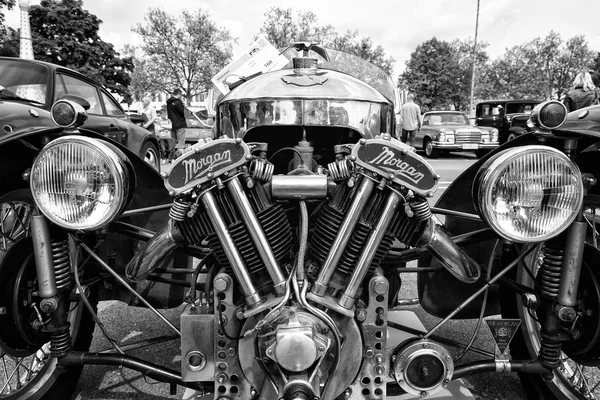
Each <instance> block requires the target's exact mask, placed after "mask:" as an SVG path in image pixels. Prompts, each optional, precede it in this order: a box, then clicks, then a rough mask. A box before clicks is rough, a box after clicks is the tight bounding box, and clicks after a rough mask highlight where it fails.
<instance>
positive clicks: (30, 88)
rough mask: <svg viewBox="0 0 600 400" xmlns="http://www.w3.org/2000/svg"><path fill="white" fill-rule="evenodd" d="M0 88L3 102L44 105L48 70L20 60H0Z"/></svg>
mask: <svg viewBox="0 0 600 400" xmlns="http://www.w3.org/2000/svg"><path fill="white" fill-rule="evenodd" d="M0 86H2V87H4V89H5V90H4V92H3V93H2V94H1V95H0V98H2V99H3V100H14V101H25V102H30V103H36V104H40V105H45V104H46V91H47V88H48V68H47V67H45V66H44V65H39V64H33V63H30V62H24V61H20V60H0Z"/></svg>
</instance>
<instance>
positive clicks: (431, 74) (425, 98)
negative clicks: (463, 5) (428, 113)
mask: <svg viewBox="0 0 600 400" xmlns="http://www.w3.org/2000/svg"><path fill="white" fill-rule="evenodd" d="M399 81H400V83H401V84H403V85H405V87H406V88H408V90H409V91H411V92H413V93H415V94H416V96H417V98H418V101H419V102H420V103H421V105H422V106H423V108H424V109H444V108H447V107H448V106H449V105H450V104H453V103H454V99H455V96H456V94H457V93H459V91H460V82H461V76H460V72H459V63H458V60H457V58H456V57H455V54H454V48H453V47H452V45H451V44H450V43H448V42H446V41H443V40H438V39H437V38H436V37H435V36H434V37H433V38H432V39H430V40H427V41H425V42H423V43H421V44H420V45H418V46H417V48H416V50H415V51H414V52H413V53H412V54H411V55H410V59H409V60H408V61H407V62H406V69H405V70H404V72H403V73H402V75H400V77H399Z"/></svg>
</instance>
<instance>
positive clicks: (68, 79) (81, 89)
mask: <svg viewBox="0 0 600 400" xmlns="http://www.w3.org/2000/svg"><path fill="white" fill-rule="evenodd" d="M61 83H62V85H63V86H64V87H63V88H62V89H59V88H57V90H55V93H59V92H60V91H61V90H62V91H64V93H67V94H73V95H76V96H79V97H81V98H83V99H85V100H86V101H87V102H88V103H90V108H89V110H88V118H87V120H86V121H85V123H84V124H83V126H82V128H84V129H89V130H91V131H94V132H97V133H99V134H101V135H104V136H107V137H109V138H111V139H113V140H117V141H119V142H123V137H122V136H123V132H122V130H121V129H120V128H119V125H118V124H117V121H115V119H114V118H112V117H110V116H107V115H106V114H105V112H104V108H103V106H102V102H101V100H100V92H99V90H98V87H97V86H95V85H93V84H91V83H89V82H86V81H84V80H82V79H79V78H78V77H75V76H72V75H69V74H67V73H60V74H58V76H57V85H60V84H61Z"/></svg>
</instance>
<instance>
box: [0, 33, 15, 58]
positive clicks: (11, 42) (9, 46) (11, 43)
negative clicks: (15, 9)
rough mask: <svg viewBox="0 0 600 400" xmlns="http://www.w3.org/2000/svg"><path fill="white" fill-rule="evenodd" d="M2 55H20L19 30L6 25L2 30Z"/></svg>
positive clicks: (0, 52) (0, 53)
mask: <svg viewBox="0 0 600 400" xmlns="http://www.w3.org/2000/svg"><path fill="white" fill-rule="evenodd" d="M0 38H1V41H0V57H19V32H18V31H16V30H14V29H12V28H11V27H6V28H5V29H4V30H3V31H2V30H0Z"/></svg>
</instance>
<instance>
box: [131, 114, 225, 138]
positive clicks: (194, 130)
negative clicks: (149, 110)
mask: <svg viewBox="0 0 600 400" xmlns="http://www.w3.org/2000/svg"><path fill="white" fill-rule="evenodd" d="M165 115H166V112H165ZM130 118H131V120H132V121H133V122H135V123H136V124H138V125H142V124H143V119H142V116H141V115H139V114H137V113H132V114H130ZM185 119H186V123H187V126H188V127H187V128H186V130H185V143H186V144H188V145H192V144H194V143H198V140H200V139H209V138H211V137H212V127H213V124H214V119H213V117H211V116H210V115H208V113H207V112H206V110H204V109H201V110H200V111H195V112H194V111H191V110H189V109H188V108H186V109H185ZM155 126H156V134H157V135H158V136H159V137H161V136H163V135H164V136H165V137H167V136H168V135H167V133H165V131H170V130H171V121H169V120H168V119H167V118H166V117H165V118H164V119H160V118H159V119H158V120H157V121H156V122H155Z"/></svg>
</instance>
